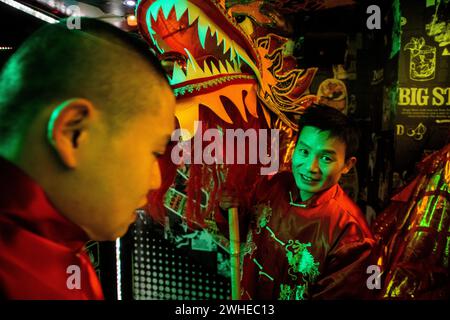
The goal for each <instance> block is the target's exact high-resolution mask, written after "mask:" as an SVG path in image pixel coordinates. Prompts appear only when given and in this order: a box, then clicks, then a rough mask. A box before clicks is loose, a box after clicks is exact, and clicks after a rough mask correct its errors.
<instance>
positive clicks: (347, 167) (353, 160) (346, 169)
mask: <svg viewBox="0 0 450 320" xmlns="http://www.w3.org/2000/svg"><path fill="white" fill-rule="evenodd" d="M355 164H356V157H350V158H348V159H347V160H345V165H344V170H343V171H342V174H347V173H348V172H349V171H350V170H351V168H353V166H354V165H355Z"/></svg>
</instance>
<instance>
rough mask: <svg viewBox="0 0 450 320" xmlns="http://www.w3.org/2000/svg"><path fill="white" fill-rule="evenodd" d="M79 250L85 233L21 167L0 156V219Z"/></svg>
mask: <svg viewBox="0 0 450 320" xmlns="http://www.w3.org/2000/svg"><path fill="white" fill-rule="evenodd" d="M5 218H6V219H7V220H10V221H13V222H14V223H16V224H19V225H20V226H21V227H23V228H24V229H27V230H28V231H30V232H32V233H35V234H37V235H39V236H42V237H44V238H47V239H49V240H51V241H54V242H57V243H61V244H64V245H66V246H67V247H69V248H71V249H73V250H76V251H79V250H81V249H83V247H84V245H85V243H86V242H87V241H89V237H88V236H87V234H86V233H85V232H84V231H83V230H82V229H81V228H80V227H79V226H77V225H76V224H74V223H73V222H71V221H70V220H68V219H67V218H66V217H64V216H62V215H61V214H60V213H58V211H57V210H56V209H55V208H54V206H53V205H52V204H51V202H50V200H49V199H48V198H47V195H46V194H45V191H44V190H43V189H42V187H40V186H39V185H38V184H37V183H36V182H34V181H33V179H32V178H31V177H29V176H28V175H27V174H26V173H25V172H24V171H22V170H21V169H20V168H18V167H17V166H15V165H14V164H12V163H11V162H9V161H7V160H5V159H4V158H2V157H0V219H5Z"/></svg>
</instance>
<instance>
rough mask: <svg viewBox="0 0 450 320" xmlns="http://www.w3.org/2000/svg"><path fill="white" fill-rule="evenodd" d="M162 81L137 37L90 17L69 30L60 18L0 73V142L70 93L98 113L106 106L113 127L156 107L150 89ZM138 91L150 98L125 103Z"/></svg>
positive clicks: (160, 71)
mask: <svg viewBox="0 0 450 320" xmlns="http://www.w3.org/2000/svg"><path fill="white" fill-rule="evenodd" d="M142 73H147V76H146V79H148V81H147V82H146V83H142V80H140V81H138V80H137V79H142ZM138 75H139V76H140V77H139V76H138ZM161 86H168V82H167V79H166V78H165V74H164V71H163V69H162V68H161V66H160V63H159V61H158V60H157V59H156V57H155V56H154V55H153V54H152V53H151V52H150V51H149V49H148V47H147V45H146V44H145V43H144V42H141V41H140V40H138V39H137V38H134V37H132V36H130V35H129V34H127V33H125V32H123V31H121V30H119V29H117V28H115V27H114V26H111V25H109V24H107V23H104V22H101V21H98V20H95V19H82V20H81V29H80V30H76V29H74V30H70V29H68V28H67V26H66V22H65V21H62V22H60V23H58V24H52V25H46V26H45V27H43V28H41V29H39V30H38V31H37V32H35V33H34V34H33V35H32V36H31V37H30V38H29V39H28V40H27V41H25V42H24V44H23V45H22V46H21V47H20V48H19V49H18V51H17V52H16V53H15V54H14V55H13V56H12V57H11V58H10V60H9V61H8V62H7V63H6V65H5V66H4V68H3V70H2V72H1V73H0V119H1V122H0V144H1V143H3V142H5V141H7V140H8V139H11V138H13V137H14V135H16V134H17V133H20V132H22V131H23V129H25V128H26V127H27V126H28V124H29V122H30V121H32V120H33V118H34V117H35V116H36V114H38V113H39V112H40V111H42V110H43V109H44V108H51V107H55V106H57V105H58V104H60V103H62V102H63V101H65V100H68V99H71V98H84V99H87V100H89V101H91V102H92V103H93V104H94V105H95V106H96V107H97V108H98V109H99V111H100V112H101V111H104V110H106V109H107V110H108V112H107V113H105V114H107V117H108V119H110V120H111V123H112V124H114V126H113V127H115V128H117V127H119V126H121V124H124V123H126V122H127V121H126V120H127V118H129V117H131V116H133V115H135V114H136V113H138V112H139V111H140V110H142V109H143V108H146V109H148V108H150V109H151V108H155V112H157V111H158V110H157V106H158V103H157V100H156V99H157V94H156V95H155V94H152V90H158V88H160V87H161ZM126 88H128V89H126ZM130 88H132V89H131V90H130ZM137 90H139V91H142V90H146V91H148V94H149V95H150V96H154V97H155V98H154V99H155V103H148V101H146V105H139V103H137V104H136V103H135V104H130V103H129V101H130V97H132V96H134V95H135V94H136V92H135V91H137ZM155 92H157V91H155Z"/></svg>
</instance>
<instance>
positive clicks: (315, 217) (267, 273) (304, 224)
mask: <svg viewBox="0 0 450 320" xmlns="http://www.w3.org/2000/svg"><path fill="white" fill-rule="evenodd" d="M257 193H258V194H257V196H256V197H257V198H258V201H257V205H256V206H255V207H254V208H253V210H251V211H252V213H253V214H252V218H251V221H250V228H249V230H250V231H249V232H248V234H247V241H246V243H245V245H244V248H243V250H241V251H243V252H241V254H244V262H243V274H242V276H241V277H242V280H241V294H242V298H243V299H281V300H285V299H286V300H303V299H368V298H374V297H375V294H376V293H375V292H373V291H376V290H370V289H369V288H368V286H367V284H366V281H367V279H368V278H369V276H370V274H367V268H368V267H369V266H370V265H372V264H375V263H374V254H373V253H372V251H373V246H374V240H373V238H372V235H371V232H370V230H369V228H368V226H367V223H366V221H365V219H364V217H363V215H362V213H361V211H360V210H359V208H358V207H357V206H356V204H354V202H353V201H352V200H350V198H348V197H347V196H346V195H345V193H344V192H343V190H342V189H341V187H340V186H339V185H335V186H333V187H331V188H330V189H328V190H325V191H324V192H321V193H320V194H316V195H315V196H313V197H312V198H311V199H310V200H308V201H307V202H297V201H298V200H299V192H298V189H297V186H296V185H295V181H294V178H293V177H292V174H291V173H280V174H277V175H276V176H274V177H273V178H272V179H271V180H270V181H268V182H267V183H264V184H262V186H261V187H259V188H258V192H257ZM241 241H242V239H241Z"/></svg>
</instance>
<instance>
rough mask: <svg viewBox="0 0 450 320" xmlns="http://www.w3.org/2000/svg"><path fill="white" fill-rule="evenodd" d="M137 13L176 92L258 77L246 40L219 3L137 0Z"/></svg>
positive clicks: (209, 89) (181, 0)
mask: <svg viewBox="0 0 450 320" xmlns="http://www.w3.org/2000/svg"><path fill="white" fill-rule="evenodd" d="M211 12H214V13H215V14H214V15H210V14H208V13H211ZM137 16H138V19H139V20H140V21H142V22H144V23H140V28H141V33H142V34H143V35H144V37H146V38H147V40H148V41H149V43H151V44H153V47H154V49H155V50H157V52H158V53H159V54H160V59H161V60H162V63H163V65H164V66H165V68H166V71H167V74H168V77H169V81H170V83H171V85H172V88H173V89H174V92H175V94H177V95H185V94H189V92H192V91H194V90H202V91H203V90H208V91H211V90H215V89H216V88H220V87H221V86H222V85H225V84H226V83H229V82H230V81H233V82H234V81H238V82H243V81H244V82H245V81H253V82H254V81H255V80H256V79H260V71H259V70H258V67H257V65H256V64H255V63H254V62H253V61H257V54H256V53H255V51H254V49H253V47H252V45H251V42H250V40H248V39H247V38H246V35H245V34H244V33H243V31H241V30H240V29H239V27H238V26H237V23H236V22H234V20H233V18H231V17H230V16H228V15H227V14H226V12H225V9H223V8H222V7H220V5H219V4H218V3H216V2H213V1H201V0H189V1H188V0H149V1H146V0H142V1H141V3H140V4H139V6H138V9H137ZM210 16H213V17H214V21H212V19H211V18H210ZM143 26H145V28H144V27H143Z"/></svg>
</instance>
